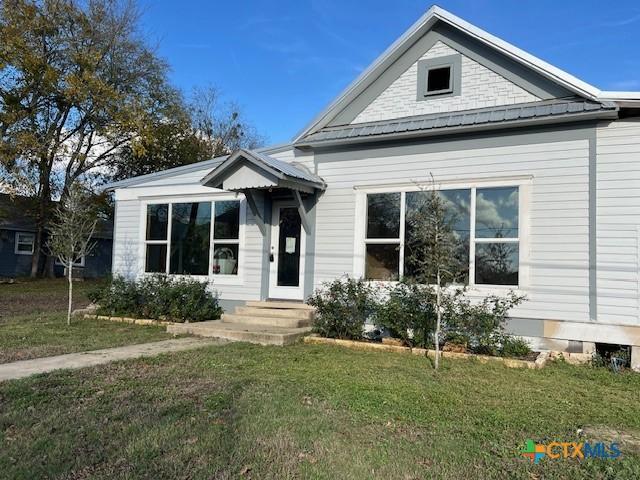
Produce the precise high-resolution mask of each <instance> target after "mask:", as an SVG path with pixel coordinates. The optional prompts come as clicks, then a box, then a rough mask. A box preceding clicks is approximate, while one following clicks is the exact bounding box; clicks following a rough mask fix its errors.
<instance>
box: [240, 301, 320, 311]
mask: <svg viewBox="0 0 640 480" xmlns="http://www.w3.org/2000/svg"><path fill="white" fill-rule="evenodd" d="M246 306H247V307H254V308H281V309H290V310H311V311H314V310H315V309H314V308H313V307H312V306H311V305H307V304H306V303H298V302H286V301H277V300H273V301H265V300H248V301H247V302H246Z"/></svg>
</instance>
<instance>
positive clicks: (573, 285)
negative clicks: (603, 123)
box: [315, 133, 589, 321]
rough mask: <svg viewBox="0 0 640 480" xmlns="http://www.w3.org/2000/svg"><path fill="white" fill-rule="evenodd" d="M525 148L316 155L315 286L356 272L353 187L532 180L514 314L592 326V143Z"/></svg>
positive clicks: (512, 144)
mask: <svg viewBox="0 0 640 480" xmlns="http://www.w3.org/2000/svg"><path fill="white" fill-rule="evenodd" d="M556 137H557V138H559V137H558V136H556ZM496 140H497V141H499V139H496ZM537 141H540V139H539V138H538V140H537ZM528 143H530V142H529V141H528V137H527V136H526V135H523V136H522V144H517V141H511V142H510V143H507V142H506V141H505V146H489V147H487V148H481V145H480V144H478V147H465V149H460V150H455V151H440V152H437V153H434V152H431V153H419V152H418V151H419V150H421V147H406V148H405V149H403V148H400V147H396V148H380V149H377V150H373V149H372V150H367V151H360V152H356V154H353V153H351V154H341V153H326V154H322V155H320V154H316V161H317V163H318V173H319V175H320V176H322V178H323V179H324V180H325V181H326V182H327V184H328V185H329V186H328V189H327V191H326V192H325V194H324V195H323V196H322V198H321V200H320V204H319V205H318V208H317V214H316V215H317V216H316V231H317V238H316V263H315V265H316V266H315V272H316V278H315V283H316V284H318V283H320V282H322V281H327V280H331V279H334V278H336V277H338V276H340V275H344V274H352V273H353V272H354V258H353V257H354V236H355V233H354V229H355V226H356V225H357V224H358V222H363V221H364V219H363V218H360V217H359V218H356V205H355V201H356V195H355V191H354V187H356V186H371V185H380V186H381V185H393V184H400V183H405V184H406V183H410V182H412V181H417V182H428V178H429V177H428V175H429V172H431V173H433V175H434V177H435V178H436V181H440V182H449V181H460V182H465V181H469V182H472V181H481V179H486V180H487V181H490V180H495V179H500V178H501V177H502V178H505V177H514V176H529V175H531V176H532V177H533V179H532V181H531V185H529V187H528V190H529V194H528V197H529V198H528V199H527V200H528V204H529V215H528V218H521V225H523V223H522V222H528V227H529V230H530V235H529V238H528V241H529V244H528V250H529V251H528V259H527V262H526V263H527V264H528V266H529V279H528V282H527V284H526V285H524V286H523V288H522V290H523V292H524V293H526V294H527V295H528V297H529V300H528V301H527V302H526V303H525V304H523V305H522V306H521V307H520V308H518V309H517V310H516V311H514V312H513V315H514V316H517V317H522V318H538V319H555V320H566V321H589V228H588V225H589V184H588V176H589V141H588V139H587V137H586V133H585V134H584V139H579V140H571V141H555V142H551V141H550V142H549V143H534V144H528ZM452 145H453V144H452ZM467 145H469V144H468V143H467ZM427 148H428V145H426V148H422V151H424V152H428V150H427ZM346 155H351V157H350V158H352V159H347V157H346ZM355 261H357V262H362V261H363V259H362V258H357V259H356V260H355Z"/></svg>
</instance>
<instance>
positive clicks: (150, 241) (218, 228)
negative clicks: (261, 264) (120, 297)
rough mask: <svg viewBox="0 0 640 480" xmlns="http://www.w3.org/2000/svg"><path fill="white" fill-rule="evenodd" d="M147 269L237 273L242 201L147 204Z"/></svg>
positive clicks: (160, 271)
mask: <svg viewBox="0 0 640 480" xmlns="http://www.w3.org/2000/svg"><path fill="white" fill-rule="evenodd" d="M145 247H146V252H145V272H149V273H169V274H177V275H209V274H213V275H237V274H238V261H239V255H240V202H239V201H238V200H223V201H215V202H210V201H207V202H190V203H172V204H152V205H147V225H146V238H145Z"/></svg>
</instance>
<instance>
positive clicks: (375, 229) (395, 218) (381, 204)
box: [367, 193, 400, 238]
mask: <svg viewBox="0 0 640 480" xmlns="http://www.w3.org/2000/svg"><path fill="white" fill-rule="evenodd" d="M399 237H400V194H399V193H376V194H373V195H367V238H399Z"/></svg>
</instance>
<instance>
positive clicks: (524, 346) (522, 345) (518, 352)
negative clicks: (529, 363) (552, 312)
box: [500, 335, 531, 357]
mask: <svg viewBox="0 0 640 480" xmlns="http://www.w3.org/2000/svg"><path fill="white" fill-rule="evenodd" d="M530 353H531V347H529V344H528V343H527V341H526V340H525V339H524V338H520V337H511V336H508V335H506V336H505V337H504V338H503V339H502V347H501V349H500V355H501V356H503V357H526V356H527V355H529V354H530Z"/></svg>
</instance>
